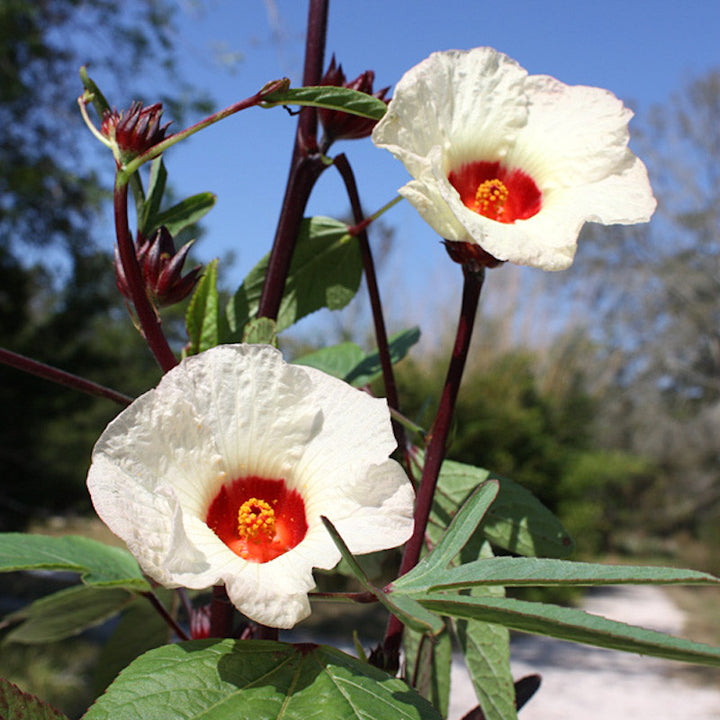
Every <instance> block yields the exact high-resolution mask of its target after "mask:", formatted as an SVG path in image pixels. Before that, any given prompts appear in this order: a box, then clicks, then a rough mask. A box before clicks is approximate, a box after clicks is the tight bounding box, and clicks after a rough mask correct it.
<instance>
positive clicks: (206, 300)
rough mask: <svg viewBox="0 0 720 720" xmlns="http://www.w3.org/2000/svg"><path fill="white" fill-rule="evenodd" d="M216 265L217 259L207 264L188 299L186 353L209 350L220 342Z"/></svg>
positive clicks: (192, 353) (191, 353)
mask: <svg viewBox="0 0 720 720" xmlns="http://www.w3.org/2000/svg"><path fill="white" fill-rule="evenodd" d="M217 267H218V260H217V259H216V260H213V261H212V262H210V263H208V264H207V267H206V268H205V272H204V273H203V275H202V277H201V278H200V281H199V282H198V284H197V286H196V287H195V292H194V293H193V296H192V298H191V299H190V304H189V305H188V309H187V313H186V314H185V326H186V328H187V334H188V339H189V341H190V342H189V346H188V349H187V351H186V354H187V355H195V354H197V353H199V352H202V351H203V350H209V349H210V348H212V347H215V346H216V345H218V344H219V343H220V338H219V321H220V318H219V305H218V291H217Z"/></svg>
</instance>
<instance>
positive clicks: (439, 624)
mask: <svg viewBox="0 0 720 720" xmlns="http://www.w3.org/2000/svg"><path fill="white" fill-rule="evenodd" d="M321 519H322V521H323V524H324V525H325V528H326V530H327V531H328V533H330V537H331V538H332V541H333V542H334V543H335V546H336V547H337V549H338V550H339V551H340V554H341V555H342V557H343V560H344V561H345V565H346V567H347V568H348V569H349V570H350V572H352V574H353V575H354V577H355V579H356V580H357V581H358V582H359V583H360V584H361V585H362V587H363V588H364V589H365V590H367V591H368V592H370V593H372V594H373V595H374V596H375V597H376V598H377V599H378V600H379V601H380V603H382V604H383V605H384V606H385V607H386V608H387V609H388V610H389V611H390V612H391V613H392V614H393V615H395V616H396V617H397V618H398V620H400V621H401V622H402V623H403V625H407V626H408V627H409V628H412V629H413V630H415V631H416V632H420V633H430V634H431V635H437V634H438V633H439V632H442V629H443V627H444V624H443V621H442V620H441V619H440V618H439V617H437V616H436V615H434V614H433V613H430V612H428V611H427V610H425V609H424V608H423V607H422V605H420V604H419V603H417V602H415V600H413V599H412V598H410V597H409V596H407V595H402V594H400V593H398V594H397V595H395V596H393V597H392V598H391V597H390V596H389V595H388V594H387V593H385V592H383V591H382V590H380V589H378V588H376V587H375V586H374V585H373V584H372V583H371V582H370V580H369V578H368V576H367V575H366V574H365V572H364V571H363V569H362V568H361V567H360V565H359V563H358V561H357V559H356V558H355V556H354V555H353V554H352V553H351V552H350V550H349V549H348V546H347V545H346V544H345V541H344V540H343V539H342V538H341V537H340V534H339V533H338V531H337V530H336V529H335V526H334V525H333V524H332V523H331V522H330V520H328V519H327V518H326V517H325V516H321ZM408 601H409V602H408Z"/></svg>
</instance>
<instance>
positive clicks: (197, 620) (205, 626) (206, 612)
mask: <svg viewBox="0 0 720 720" xmlns="http://www.w3.org/2000/svg"><path fill="white" fill-rule="evenodd" d="M190 637H191V638H192V639H193V640H205V638H209V637H210V605H202V606H201V607H199V608H193V611H192V614H191V615H190Z"/></svg>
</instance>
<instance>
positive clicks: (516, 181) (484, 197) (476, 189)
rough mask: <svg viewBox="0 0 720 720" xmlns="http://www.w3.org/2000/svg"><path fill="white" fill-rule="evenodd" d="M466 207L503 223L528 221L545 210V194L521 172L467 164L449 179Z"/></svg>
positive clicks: (495, 165)
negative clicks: (541, 210) (543, 200)
mask: <svg viewBox="0 0 720 720" xmlns="http://www.w3.org/2000/svg"><path fill="white" fill-rule="evenodd" d="M448 180H449V181H450V184H451V185H452V186H453V187H454V188H455V189H456V190H457V191H458V193H459V194H460V199H461V200H462V202H463V205H465V207H467V208H469V209H470V210H472V211H473V212H476V213H478V215H484V216H485V217H488V218H490V219H491V220H496V221H497V222H502V223H514V222H515V221H516V220H527V218H530V217H532V216H533V215H536V214H537V213H538V212H539V211H540V208H541V206H542V193H541V192H540V189H539V188H538V186H537V185H536V184H535V181H534V180H533V179H532V178H531V177H530V176H529V175H526V174H525V173H524V172H523V171H522V170H508V169H507V168H506V167H504V166H503V165H502V164H501V163H499V162H487V161H485V160H479V161H477V162H472V163H466V164H465V165H463V166H462V167H461V168H460V169H459V170H452V171H451V172H450V174H449V175H448Z"/></svg>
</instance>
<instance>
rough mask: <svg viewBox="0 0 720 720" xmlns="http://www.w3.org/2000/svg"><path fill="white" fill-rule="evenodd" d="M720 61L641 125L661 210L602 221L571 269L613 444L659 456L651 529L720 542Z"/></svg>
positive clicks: (651, 491)
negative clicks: (584, 303) (588, 301)
mask: <svg viewBox="0 0 720 720" xmlns="http://www.w3.org/2000/svg"><path fill="white" fill-rule="evenodd" d="M719 114H720V71H719V70H714V71H711V72H709V73H707V74H706V75H704V76H702V77H698V78H694V79H692V80H691V81H690V82H689V83H688V84H687V86H686V87H685V88H684V89H683V90H681V91H680V92H678V93H676V94H675V95H674V96H673V97H672V98H671V99H670V101H669V102H668V103H665V104H663V105H658V106H655V107H653V108H652V109H651V110H650V111H649V112H648V113H647V114H645V115H643V114H642V113H641V114H640V115H639V117H638V119H637V121H636V123H635V129H636V130H639V133H638V134H637V139H638V143H639V144H640V145H641V148H640V154H641V155H642V157H643V158H644V159H645V160H646V164H647V166H648V170H649V173H650V178H651V182H652V185H653V189H654V191H655V195H656V197H657V199H658V210H657V213H656V217H655V218H654V219H653V222H652V223H651V224H650V225H648V226H644V227H643V226H638V227H635V228H632V229H628V228H614V229H611V230H610V231H607V232H600V231H591V233H589V235H588V236H586V237H585V239H584V243H583V245H582V251H581V252H580V253H579V257H578V261H577V263H576V264H575V266H574V267H573V268H572V270H571V272H570V273H568V280H569V281H570V282H571V283H572V284H573V287H574V289H575V290H576V291H577V292H578V293H582V294H583V296H584V297H588V296H590V297H591V298H592V300H593V303H592V306H593V308H594V310H593V312H592V318H593V320H599V321H600V322H599V324H597V325H596V327H598V328H599V329H598V330H596V331H594V337H595V338H596V339H597V342H598V346H599V347H600V348H601V350H600V352H599V353H598V355H597V357H596V359H595V367H596V369H597V377H598V378H599V377H602V378H603V380H602V383H596V384H598V385H603V386H604V389H603V390H602V392H604V394H605V401H604V402H603V403H602V405H601V406H600V408H599V410H600V413H599V415H598V418H597V423H596V432H597V437H598V442H600V444H601V445H602V446H603V447H607V448H616V449H620V450H625V451H629V452H631V453H634V454H639V455H642V456H644V457H647V458H650V459H651V460H652V462H653V464H654V466H655V477H654V480H653V483H652V485H651V487H649V488H646V492H645V494H644V495H643V496H642V498H638V499H636V503H635V504H636V505H637V506H638V511H639V517H642V518H643V522H646V523H647V526H646V529H647V531H648V532H650V533H652V532H655V533H660V534H666V535H667V534H671V533H677V532H680V531H683V532H690V533H692V534H694V535H696V536H699V537H701V538H703V539H706V540H711V541H712V542H713V543H715V544H716V543H717V542H718V541H720V534H719V532H718V529H717V528H718V526H719V523H718V520H720V472H719V471H718V457H719V448H720V444H719V440H718V438H720V331H719V330H718V328H720V124H719V123H718V122H717V118H718V117H719Z"/></svg>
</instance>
